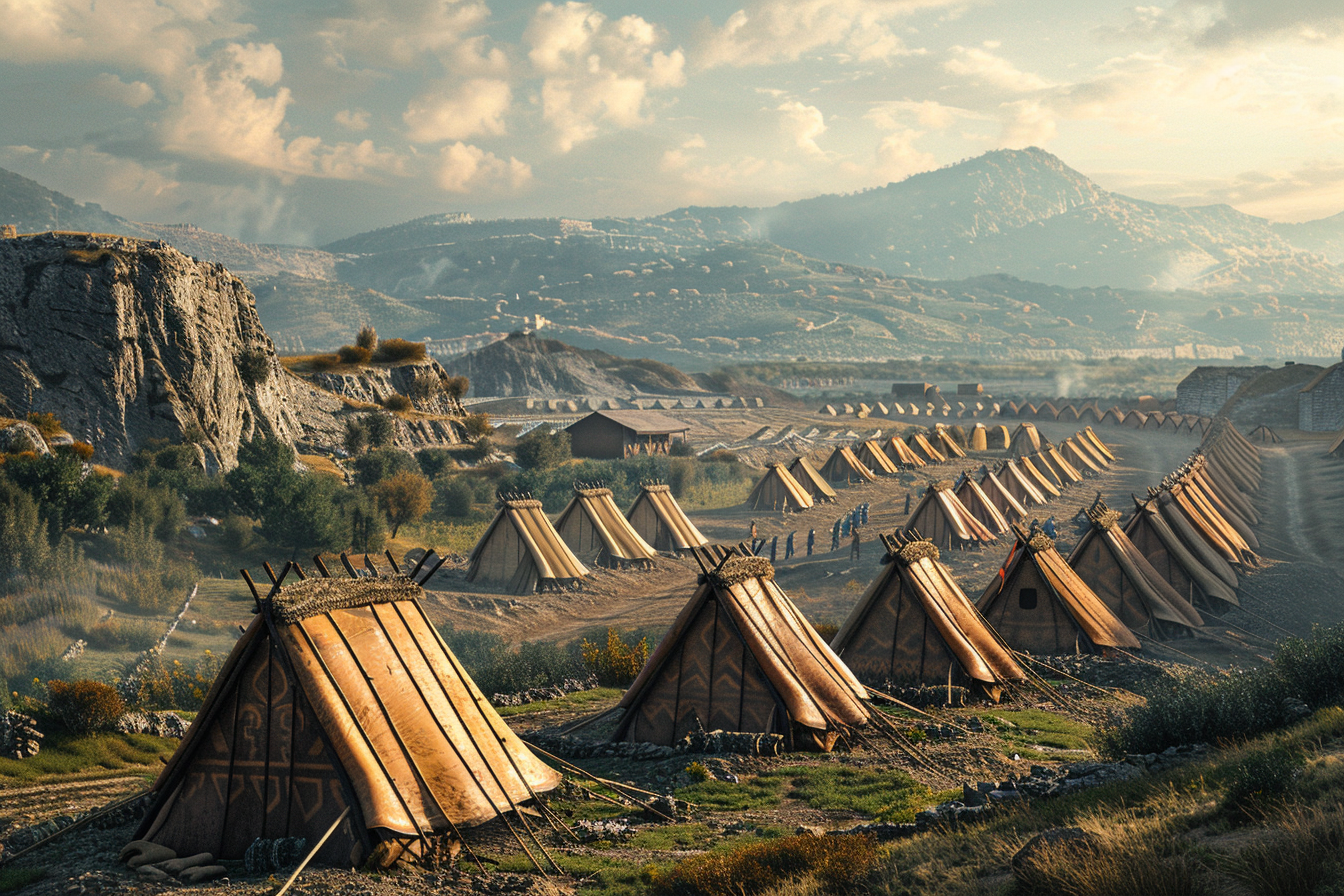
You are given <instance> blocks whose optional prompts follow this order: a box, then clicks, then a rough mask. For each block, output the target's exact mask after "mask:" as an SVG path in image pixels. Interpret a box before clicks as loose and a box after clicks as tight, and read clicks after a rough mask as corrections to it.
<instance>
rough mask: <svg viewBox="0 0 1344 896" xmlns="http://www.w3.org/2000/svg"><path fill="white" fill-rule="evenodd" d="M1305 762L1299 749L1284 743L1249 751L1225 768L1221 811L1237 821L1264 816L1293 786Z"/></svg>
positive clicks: (1257, 818) (1251, 819)
mask: <svg viewBox="0 0 1344 896" xmlns="http://www.w3.org/2000/svg"><path fill="white" fill-rule="evenodd" d="M1304 764H1305V759H1304V758H1303V756H1302V754H1301V753H1300V752H1298V751H1297V750H1291V749H1289V748H1287V747H1285V746H1275V747H1271V748H1270V749H1268V750H1257V751H1256V752H1254V753H1251V754H1250V755H1249V756H1247V757H1246V758H1244V759H1242V760H1241V761H1240V762H1237V763H1236V764H1234V765H1232V766H1231V767H1230V768H1229V769H1228V770H1227V787H1226V789H1225V790H1224V791H1223V802H1222V808H1223V811H1224V812H1226V813H1227V814H1228V815H1229V816H1231V817H1232V818H1233V819H1235V820H1238V821H1253V820H1259V819H1260V818H1263V817H1264V816H1265V814H1266V813H1267V812H1268V811H1270V810H1271V809H1273V808H1274V805H1275V803H1277V802H1279V801H1280V800H1282V799H1283V797H1284V795H1285V794H1287V793H1288V791H1289V790H1290V789H1292V786H1293V782H1294V781H1296V780H1297V777H1298V775H1299V774H1301V772H1302V766H1303V765H1304Z"/></svg>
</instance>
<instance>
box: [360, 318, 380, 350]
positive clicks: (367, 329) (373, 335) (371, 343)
mask: <svg viewBox="0 0 1344 896" xmlns="http://www.w3.org/2000/svg"><path fill="white" fill-rule="evenodd" d="M355 345H357V346H359V347H360V348H362V349H365V350H367V351H368V352H369V354H370V355H372V354H373V350H374V349H376V348H377V347H378V331H377V330H375V329H374V328H373V325H372V324H365V325H364V326H362V327H360V328H359V335H358V336H356V337H355Z"/></svg>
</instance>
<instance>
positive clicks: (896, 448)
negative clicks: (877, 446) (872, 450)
mask: <svg viewBox="0 0 1344 896" xmlns="http://www.w3.org/2000/svg"><path fill="white" fill-rule="evenodd" d="M885 451H886V454H887V457H889V458H891V462H892V463H894V464H895V465H896V466H898V467H910V468H917V467H923V466H926V464H925V462H924V459H923V458H921V457H920V456H919V455H918V454H916V453H915V452H914V451H912V450H911V448H910V446H909V445H907V444H906V443H905V442H904V441H903V440H902V439H901V438H900V436H892V437H891V438H889V439H887V446H886V448H885Z"/></svg>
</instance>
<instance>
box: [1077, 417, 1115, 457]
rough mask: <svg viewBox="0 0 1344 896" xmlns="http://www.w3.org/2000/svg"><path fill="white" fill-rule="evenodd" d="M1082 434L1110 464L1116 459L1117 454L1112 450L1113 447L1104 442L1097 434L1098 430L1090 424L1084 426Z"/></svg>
mask: <svg viewBox="0 0 1344 896" xmlns="http://www.w3.org/2000/svg"><path fill="white" fill-rule="evenodd" d="M1080 435H1081V436H1082V438H1084V439H1086V440H1087V443H1088V444H1089V445H1091V446H1092V447H1093V448H1094V449H1095V450H1096V452H1097V453H1098V454H1100V455H1101V456H1102V458H1103V459H1104V460H1105V461H1106V462H1107V463H1108V464H1109V463H1112V462H1113V461H1114V460H1115V455H1114V454H1113V453H1112V452H1111V449H1110V448H1109V447H1107V445H1106V443H1105V442H1103V441H1102V440H1101V438H1100V437H1098V436H1097V434H1096V432H1094V431H1093V429H1092V427H1090V426H1085V427H1083V431H1082V432H1081V433H1080Z"/></svg>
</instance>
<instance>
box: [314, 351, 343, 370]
mask: <svg viewBox="0 0 1344 896" xmlns="http://www.w3.org/2000/svg"><path fill="white" fill-rule="evenodd" d="M308 366H309V367H310V368H312V369H313V370H316V371H318V372H321V371H326V370H335V369H336V368H337V367H340V366H341V356H340V355H336V354H331V355H313V356H312V357H311V358H309V359H308Z"/></svg>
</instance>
